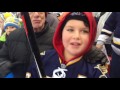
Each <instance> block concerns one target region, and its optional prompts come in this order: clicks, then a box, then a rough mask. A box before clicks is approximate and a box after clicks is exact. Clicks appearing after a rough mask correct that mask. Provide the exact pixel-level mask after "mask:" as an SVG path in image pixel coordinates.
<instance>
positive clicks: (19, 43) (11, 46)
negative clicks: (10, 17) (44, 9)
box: [0, 23, 55, 78]
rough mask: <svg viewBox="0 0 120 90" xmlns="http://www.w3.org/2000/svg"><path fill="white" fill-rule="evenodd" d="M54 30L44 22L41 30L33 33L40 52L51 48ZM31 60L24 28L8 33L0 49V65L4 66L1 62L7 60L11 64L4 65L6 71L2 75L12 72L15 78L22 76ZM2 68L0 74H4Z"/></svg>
mask: <svg viewBox="0 0 120 90" xmlns="http://www.w3.org/2000/svg"><path fill="white" fill-rule="evenodd" d="M54 31H55V30H54V29H52V28H51V27H49V24H48V23H46V25H45V27H44V30H42V32H39V33H35V36H36V41H37V44H38V47H39V51H40V52H42V51H44V50H48V49H52V48H53V45H52V37H53V34H54ZM3 59H4V60H3ZM32 60H33V56H32V53H31V51H30V47H29V43H28V40H27V38H26V34H25V31H24V29H23V28H21V29H18V30H15V31H13V32H12V33H10V35H9V36H8V38H7V40H6V42H5V44H4V45H3V48H2V49H1V50H0V66H1V67H4V65H5V64H1V63H2V62H3V61H8V62H10V63H11V64H12V65H11V67H9V66H6V67H5V69H6V70H8V72H5V73H4V75H6V74H8V73H9V72H13V74H14V77H15V78H24V77H25V72H26V68H27V66H28V65H29V64H30V63H31V61H32ZM3 70H4V69H2V70H0V74H1V75H2V76H4V75H3V72H4V71H3Z"/></svg>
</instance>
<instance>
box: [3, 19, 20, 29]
mask: <svg viewBox="0 0 120 90" xmlns="http://www.w3.org/2000/svg"><path fill="white" fill-rule="evenodd" d="M8 26H13V27H16V28H20V27H21V23H20V21H19V18H15V17H8V18H7V19H6V20H5V22H4V30H5V29H6V28H7V27H8Z"/></svg>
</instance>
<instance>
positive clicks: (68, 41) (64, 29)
mask: <svg viewBox="0 0 120 90" xmlns="http://www.w3.org/2000/svg"><path fill="white" fill-rule="evenodd" d="M95 36H96V22H95V19H94V17H93V16H92V13H90V12H71V13H68V14H67V15H66V16H65V18H63V20H61V21H60V23H59V25H58V28H57V30H56V32H55V34H54V38H53V45H54V49H53V50H48V51H46V52H44V55H43V56H42V58H41V61H42V63H43V68H44V71H45V74H46V76H47V77H51V78H107V77H109V75H108V73H107V69H106V67H105V66H104V65H103V66H102V65H101V62H100V61H99V62H96V63H94V64H92V63H89V62H88V60H87V57H86V56H84V55H85V54H86V53H87V52H88V51H89V50H90V48H91V47H92V45H93V43H94V39H95ZM91 60H92V59H91ZM26 75H27V76H26V77H27V78H30V77H31V78H38V74H37V71H36V66H35V64H33V66H31V67H30V68H29V70H28V72H27V73H26ZM28 76H29V77H28Z"/></svg>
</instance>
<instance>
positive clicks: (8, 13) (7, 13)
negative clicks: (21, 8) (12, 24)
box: [3, 12, 15, 19]
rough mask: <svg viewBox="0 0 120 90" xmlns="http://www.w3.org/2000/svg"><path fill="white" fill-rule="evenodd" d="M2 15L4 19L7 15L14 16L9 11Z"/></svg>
mask: <svg viewBox="0 0 120 90" xmlns="http://www.w3.org/2000/svg"><path fill="white" fill-rule="evenodd" d="M3 15H4V18H5V19H7V18H8V17H15V16H14V15H13V14H12V13H11V12H6V13H4V14H3Z"/></svg>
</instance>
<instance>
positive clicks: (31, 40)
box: [21, 12, 45, 78]
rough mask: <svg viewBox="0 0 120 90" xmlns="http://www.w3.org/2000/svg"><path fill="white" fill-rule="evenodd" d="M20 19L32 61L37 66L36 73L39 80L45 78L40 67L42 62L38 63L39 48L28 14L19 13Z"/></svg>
mask: <svg viewBox="0 0 120 90" xmlns="http://www.w3.org/2000/svg"><path fill="white" fill-rule="evenodd" d="M21 17H22V20H23V24H24V29H25V32H26V36H27V39H28V42H29V45H30V49H31V51H32V54H33V56H34V60H35V63H36V66H37V71H38V75H39V77H40V78H43V77H45V73H44V70H43V66H42V62H41V61H40V52H39V48H38V46H37V42H36V38H35V35H34V31H33V27H32V24H31V20H30V17H29V13H28V12H21Z"/></svg>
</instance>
